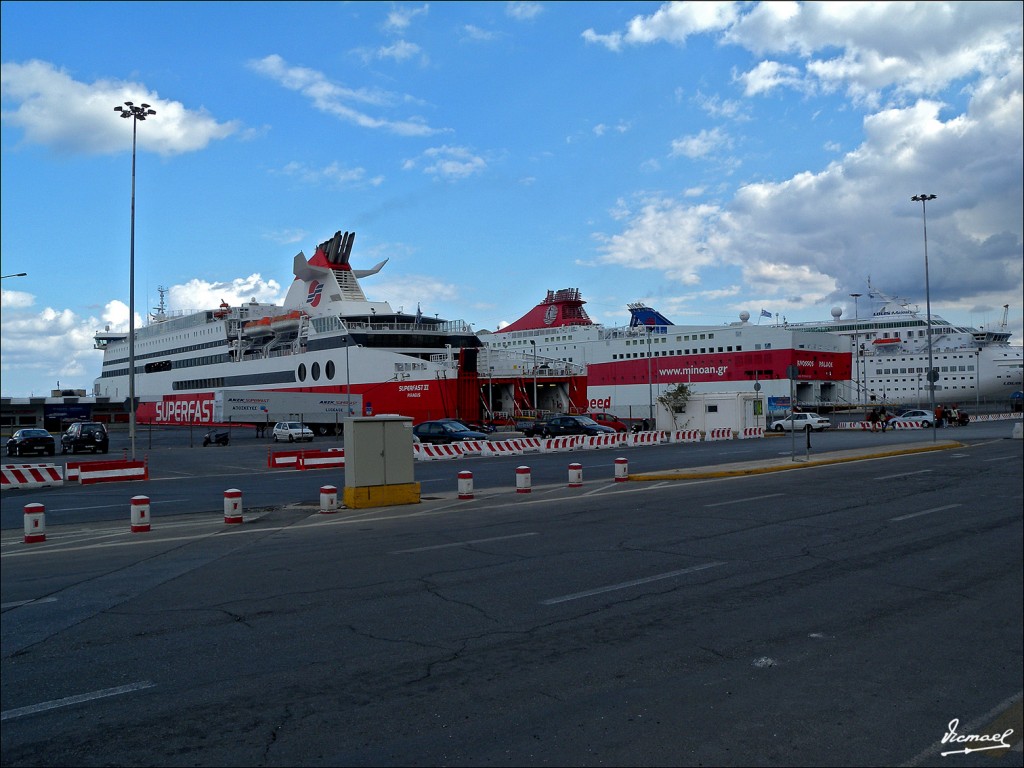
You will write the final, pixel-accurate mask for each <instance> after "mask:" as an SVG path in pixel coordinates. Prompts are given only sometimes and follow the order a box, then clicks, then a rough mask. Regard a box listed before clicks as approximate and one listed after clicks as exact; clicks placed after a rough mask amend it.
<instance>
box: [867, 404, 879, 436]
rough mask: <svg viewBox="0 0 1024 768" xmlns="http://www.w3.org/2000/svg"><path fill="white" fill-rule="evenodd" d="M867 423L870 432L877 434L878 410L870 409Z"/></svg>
mask: <svg viewBox="0 0 1024 768" xmlns="http://www.w3.org/2000/svg"><path fill="white" fill-rule="evenodd" d="M868 421H869V422H870V423H871V431H872V432H877V431H878V409H877V408H872V409H871V412H870V413H869V414H868Z"/></svg>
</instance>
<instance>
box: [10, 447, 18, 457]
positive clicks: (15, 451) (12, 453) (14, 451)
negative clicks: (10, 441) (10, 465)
mask: <svg viewBox="0 0 1024 768" xmlns="http://www.w3.org/2000/svg"><path fill="white" fill-rule="evenodd" d="M7 455H8V456H17V455H18V449H17V447H15V446H13V445H12V446H9V447H8V448H7Z"/></svg>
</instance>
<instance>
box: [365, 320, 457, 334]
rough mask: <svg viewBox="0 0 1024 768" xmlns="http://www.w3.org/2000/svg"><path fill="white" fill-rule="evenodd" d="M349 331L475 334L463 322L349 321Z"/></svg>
mask: <svg viewBox="0 0 1024 768" xmlns="http://www.w3.org/2000/svg"><path fill="white" fill-rule="evenodd" d="M345 324H346V325H347V326H348V329H349V331H352V330H360V331H382V332H387V331H401V332H403V333H408V332H410V331H415V332H416V333H431V334H440V335H449V334H454V333H473V327H472V326H471V325H470V324H469V323H467V322H465V321H463V320H446V321H444V322H442V323H362V322H353V321H351V320H350V321H348V322H346V323H345Z"/></svg>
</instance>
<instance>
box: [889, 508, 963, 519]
mask: <svg viewBox="0 0 1024 768" xmlns="http://www.w3.org/2000/svg"><path fill="white" fill-rule="evenodd" d="M962 506H963V504H947V505H946V506H944V507H933V508H932V509H922V510H921V511H920V512H911V513H910V514H909V515H900V516H899V517H890V518H889V522H890V523H898V522H900V521H901V520H909V519H910V518H912V517H920V516H921V515H930V514H931V513H932V512H942V511H943V510H946V509H956V508H957V507H962Z"/></svg>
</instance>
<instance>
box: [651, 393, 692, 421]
mask: <svg viewBox="0 0 1024 768" xmlns="http://www.w3.org/2000/svg"><path fill="white" fill-rule="evenodd" d="M689 399H690V387H689V385H688V384H676V385H675V386H674V387H672V388H671V389H666V390H665V391H664V392H662V393H661V394H660V395H659V396H658V402H659V403H660V404H661V405H663V406H665V408H666V410H668V412H669V415H671V416H672V424H673V427H674V428H675V429H679V423H678V421H677V420H676V414H680V413H683V412H684V411H686V403H687V402H688V401H689ZM683 426H686V424H685V423H684V424H683Z"/></svg>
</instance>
